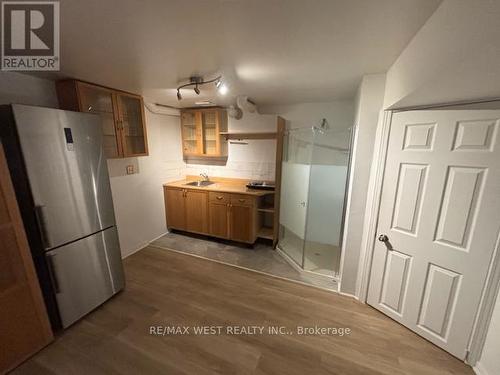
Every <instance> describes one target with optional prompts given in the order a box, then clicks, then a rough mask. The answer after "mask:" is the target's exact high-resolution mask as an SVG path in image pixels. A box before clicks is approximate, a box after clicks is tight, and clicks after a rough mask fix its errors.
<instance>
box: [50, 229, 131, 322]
mask: <svg viewBox="0 0 500 375" xmlns="http://www.w3.org/2000/svg"><path fill="white" fill-rule="evenodd" d="M46 257H47V263H48V266H49V270H50V271H51V272H50V273H51V275H52V283H53V284H54V289H55V291H56V300H57V305H58V309H59V315H60V317H61V321H62V325H63V327H64V328H66V327H68V326H69V325H71V324H72V323H74V322H75V321H76V320H78V319H80V318H81V317H82V316H84V315H85V314H87V313H88V312H90V311H91V310H93V309H94V308H96V307H97V306H99V305H100V304H102V303H103V302H104V301H106V300H107V299H108V298H110V297H111V296H112V295H113V294H115V293H117V292H118V291H120V290H121V289H123V287H124V285H125V278H124V274H123V266H122V261H121V254H120V246H119V243H118V235H117V231H116V227H111V228H108V229H106V230H104V231H102V232H99V233H96V234H94V235H92V236H89V237H86V238H83V239H80V240H78V241H75V242H73V243H70V244H68V245H65V246H62V247H59V248H57V249H55V250H52V251H49V252H47V255H46Z"/></svg>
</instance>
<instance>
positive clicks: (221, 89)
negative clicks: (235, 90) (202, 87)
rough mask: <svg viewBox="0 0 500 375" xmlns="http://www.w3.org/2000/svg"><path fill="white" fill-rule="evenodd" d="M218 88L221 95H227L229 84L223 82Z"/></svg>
mask: <svg viewBox="0 0 500 375" xmlns="http://www.w3.org/2000/svg"><path fill="white" fill-rule="evenodd" d="M217 90H218V91H219V94H221V95H226V94H227V91H228V89H227V86H226V85H225V84H224V83H221V84H220V85H219V87H218V88H217Z"/></svg>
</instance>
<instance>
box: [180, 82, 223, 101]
mask: <svg viewBox="0 0 500 375" xmlns="http://www.w3.org/2000/svg"><path fill="white" fill-rule="evenodd" d="M214 82H215V87H216V88H217V90H218V91H219V93H220V94H222V95H224V94H226V93H227V87H226V86H225V85H224V83H223V82H222V76H218V77H216V78H214V79H211V80H208V81H204V80H203V77H199V76H193V77H190V78H189V83H186V84H184V85H181V86H179V87H177V100H182V95H181V89H184V88H186V87H189V86H194V92H195V93H196V94H197V95H200V88H199V86H201V85H206V84H208V83H214Z"/></svg>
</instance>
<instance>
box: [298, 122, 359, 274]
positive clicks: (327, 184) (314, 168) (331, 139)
mask: <svg viewBox="0 0 500 375" xmlns="http://www.w3.org/2000/svg"><path fill="white" fill-rule="evenodd" d="M350 140H351V132H350V131H349V130H341V131H334V130H329V131H322V130H315V131H314V132H313V149H312V154H311V170H310V174H309V182H308V186H309V188H308V204H307V219H306V231H305V237H304V238H305V241H304V252H303V254H304V256H303V259H304V260H303V268H304V270H306V271H311V272H314V273H318V274H321V275H325V276H331V277H336V276H338V274H339V269H340V255H341V247H342V234H343V228H344V225H343V223H344V208H345V200H346V199H345V198H346V186H347V177H348V166H349V145H350Z"/></svg>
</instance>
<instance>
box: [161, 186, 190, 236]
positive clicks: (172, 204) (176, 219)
mask: <svg viewBox="0 0 500 375" xmlns="http://www.w3.org/2000/svg"><path fill="white" fill-rule="evenodd" d="M163 193H164V196H165V212H166V215H167V227H169V228H173V229H180V230H185V229H186V203H185V200H184V193H185V190H184V189H172V188H164V189H163Z"/></svg>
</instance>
